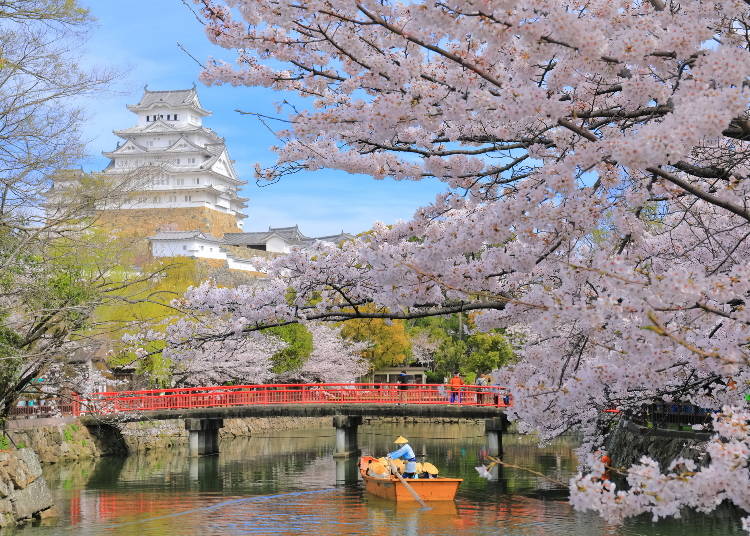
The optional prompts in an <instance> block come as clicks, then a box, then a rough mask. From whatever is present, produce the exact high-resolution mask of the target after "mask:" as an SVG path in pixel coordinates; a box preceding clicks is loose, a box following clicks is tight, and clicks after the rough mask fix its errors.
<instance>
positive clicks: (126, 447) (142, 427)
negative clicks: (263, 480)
mask: <svg viewBox="0 0 750 536" xmlns="http://www.w3.org/2000/svg"><path fill="white" fill-rule="evenodd" d="M34 424H35V423H34V421H33V420H28V421H17V422H16V423H14V425H13V427H11V428H10V429H8V430H7V431H6V433H7V435H8V436H9V437H10V439H11V440H12V442H13V444H14V445H16V446H17V447H31V448H32V449H34V450H35V451H36V453H37V454H38V455H39V459H40V460H41V461H42V463H57V462H61V461H69V460H78V459H85V458H95V457H99V456H112V455H124V454H127V453H128V452H140V451H146V450H154V449H162V448H170V447H174V446H185V445H187V432H186V430H185V424H184V422H183V421H182V420H179V419H177V420H170V421H144V422H132V423H120V424H118V423H115V422H112V423H106V422H105V423H102V424H101V425H98V426H83V425H82V424H81V423H79V422H78V421H75V420H69V422H65V423H60V424H46V425H44V426H34ZM330 426H331V418H330V417H309V418H293V417H275V418H248V419H225V420H224V428H222V430H221V438H223V439H226V438H231V437H249V436H254V435H259V434H264V433H266V432H270V431H275V430H294V429H302V428H319V427H330Z"/></svg>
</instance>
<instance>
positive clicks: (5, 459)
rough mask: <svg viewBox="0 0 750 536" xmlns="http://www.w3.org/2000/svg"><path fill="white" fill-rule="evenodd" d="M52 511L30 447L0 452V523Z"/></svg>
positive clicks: (20, 519) (52, 508)
mask: <svg viewBox="0 0 750 536" xmlns="http://www.w3.org/2000/svg"><path fill="white" fill-rule="evenodd" d="M52 515H56V511H55V509H54V507H53V500H52V493H51V492H50V490H49V487H48V486H47V481H46V480H44V477H43V476H42V467H41V465H40V464H39V459H38V458H37V456H36V454H34V451H33V450H31V449H30V448H22V449H18V450H15V451H2V452H0V527H7V526H14V525H18V524H20V523H23V522H25V521H27V520H29V519H32V518H42V517H50V516H52Z"/></svg>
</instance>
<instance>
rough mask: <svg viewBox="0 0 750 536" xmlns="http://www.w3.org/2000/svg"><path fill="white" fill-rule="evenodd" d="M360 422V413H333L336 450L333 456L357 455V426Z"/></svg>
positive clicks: (346, 456)
mask: <svg viewBox="0 0 750 536" xmlns="http://www.w3.org/2000/svg"><path fill="white" fill-rule="evenodd" d="M360 424H362V417H361V416H360V415H334V416H333V426H334V428H336V451H335V452H334V453H333V457H334V458H350V457H352V456H359V454H360V450H359V448H358V447H357V427H358V426H359V425H360Z"/></svg>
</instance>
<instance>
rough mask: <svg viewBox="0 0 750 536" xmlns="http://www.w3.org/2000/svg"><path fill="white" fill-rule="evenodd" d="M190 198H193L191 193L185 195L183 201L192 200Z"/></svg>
mask: <svg viewBox="0 0 750 536" xmlns="http://www.w3.org/2000/svg"><path fill="white" fill-rule="evenodd" d="M192 200H193V196H192V195H186V196H185V201H192Z"/></svg>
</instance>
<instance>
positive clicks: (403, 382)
mask: <svg viewBox="0 0 750 536" xmlns="http://www.w3.org/2000/svg"><path fill="white" fill-rule="evenodd" d="M408 383H409V375H408V374H407V373H406V371H405V370H402V371H401V374H399V375H398V392H399V397H398V399H399V401H400V403H401V404H403V403H404V401H405V400H406V390H407V389H408V388H409V386H408V385H407V384H408Z"/></svg>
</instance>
